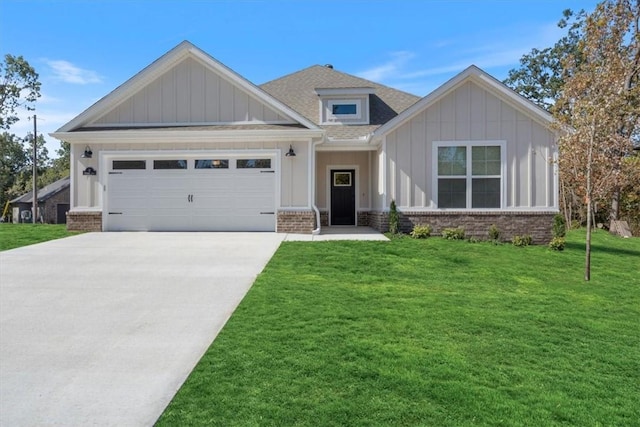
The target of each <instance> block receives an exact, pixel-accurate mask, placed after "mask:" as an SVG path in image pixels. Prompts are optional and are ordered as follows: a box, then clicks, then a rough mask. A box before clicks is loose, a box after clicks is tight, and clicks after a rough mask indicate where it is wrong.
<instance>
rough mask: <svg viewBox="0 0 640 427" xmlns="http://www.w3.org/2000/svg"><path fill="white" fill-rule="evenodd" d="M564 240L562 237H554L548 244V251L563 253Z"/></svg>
mask: <svg viewBox="0 0 640 427" xmlns="http://www.w3.org/2000/svg"><path fill="white" fill-rule="evenodd" d="M565 243H566V240H565V238H564V237H554V238H553V239H551V241H550V242H549V249H551V250H552V251H563V250H564V245H565Z"/></svg>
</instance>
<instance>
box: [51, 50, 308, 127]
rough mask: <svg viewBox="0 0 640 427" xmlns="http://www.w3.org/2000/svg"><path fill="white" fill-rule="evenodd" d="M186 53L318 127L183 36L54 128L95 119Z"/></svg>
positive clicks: (293, 117)
mask: <svg viewBox="0 0 640 427" xmlns="http://www.w3.org/2000/svg"><path fill="white" fill-rule="evenodd" d="M187 56H191V57H193V58H195V59H197V60H199V61H200V62H202V63H204V64H205V66H208V67H210V68H212V69H214V70H216V71H217V72H219V73H220V74H221V75H222V76H224V77H225V78H226V79H228V80H230V81H231V82H233V83H235V84H237V85H238V86H239V87H241V88H243V89H244V90H245V91H247V92H249V93H251V94H253V95H254V96H256V97H257V98H258V99H260V100H262V101H263V102H265V103H267V104H268V105H271V106H272V107H273V108H274V109H275V110H277V111H279V112H280V113H282V114H283V115H285V116H287V117H289V118H290V119H291V120H292V121H294V122H298V123H300V124H302V125H303V126H305V127H307V128H309V129H318V127H317V126H316V125H315V124H314V123H312V122H310V121H309V120H307V119H306V118H305V117H303V116H302V115H300V114H298V113H296V112H295V111H294V110H292V109H291V108H289V107H287V106H286V105H284V104H283V103H281V102H280V101H278V100H277V99H275V98H274V97H272V96H271V95H269V94H267V93H266V92H265V91H263V90H262V89H260V88H259V87H257V86H256V85H254V84H253V83H251V82H249V81H248V80H247V79H245V78H244V77H242V76H240V75H239V74H238V73H236V72H235V71H233V70H231V69H230V68H229V67H227V66H226V65H224V64H222V63H221V62H219V61H218V60H216V59H215V58H213V57H212V56H211V55H209V54H207V53H206V52H204V51H202V50H201V49H199V48H198V47H196V46H195V45H193V44H192V43H190V42H188V41H186V40H185V41H183V42H182V43H180V44H179V45H178V46H176V47H174V48H173V49H171V50H170V51H169V52H167V53H165V54H164V55H162V56H161V57H160V58H158V59H156V60H155V61H154V62H152V63H151V64H150V65H148V66H147V67H145V68H143V69H142V70H141V71H140V72H138V73H137V74H135V75H134V76H133V77H131V78H130V79H129V80H127V81H126V82H124V83H123V84H121V85H120V86H118V87H117V88H116V89H114V90H113V91H112V92H110V93H109V94H107V95H106V96H104V97H103V98H101V99H100V100H98V101H97V102H96V103H94V104H93V105H92V106H90V107H89V108H87V109H86V110H85V111H83V112H82V113H80V114H79V115H78V116H77V117H75V118H74V119H72V120H71V121H70V122H68V123H67V124H65V125H64V126H62V127H61V128H60V129H58V131H57V132H69V131H71V130H73V129H76V128H78V127H82V126H84V125H86V124H87V123H90V122H91V121H92V120H95V119H97V118H98V117H100V116H101V115H102V114H105V113H107V112H108V111H109V110H111V109H112V108H114V107H116V106H117V105H118V104H119V103H121V102H123V101H124V100H125V99H127V98H128V97H129V96H131V95H133V94H134V93H135V92H136V91H138V90H139V89H142V88H143V87H144V86H145V85H147V84H149V83H151V82H152V81H153V80H154V79H156V78H157V77H159V76H160V75H162V74H163V73H164V72H166V71H168V70H169V69H170V68H171V67H172V66H174V65H175V64H176V63H178V62H179V61H181V60H182V59H184V58H185V57H187ZM57 132H56V133H57Z"/></svg>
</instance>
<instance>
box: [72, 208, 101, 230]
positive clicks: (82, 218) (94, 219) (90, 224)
mask: <svg viewBox="0 0 640 427" xmlns="http://www.w3.org/2000/svg"><path fill="white" fill-rule="evenodd" d="M67 230H69V231H102V212H72V211H69V212H67Z"/></svg>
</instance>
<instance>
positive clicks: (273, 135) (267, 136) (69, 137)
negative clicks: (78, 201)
mask: <svg viewBox="0 0 640 427" xmlns="http://www.w3.org/2000/svg"><path fill="white" fill-rule="evenodd" d="M49 135H50V136H52V137H53V138H56V139H59V140H60V141H66V142H71V143H82V144H90V143H96V144H99V143H127V144H135V143H150V142H157V143H181V142H184V143H188V142H224V141H293V140H300V139H301V138H305V139H306V138H322V137H323V136H324V131H323V130H322V129H300V130H289V131H286V132H282V131H278V130H237V129H236V130H220V131H215V130H214V131H184V130H170V131H167V130H155V129H150V130H144V131H140V130H134V131H129V130H109V131H87V132H53V133H50V134H49Z"/></svg>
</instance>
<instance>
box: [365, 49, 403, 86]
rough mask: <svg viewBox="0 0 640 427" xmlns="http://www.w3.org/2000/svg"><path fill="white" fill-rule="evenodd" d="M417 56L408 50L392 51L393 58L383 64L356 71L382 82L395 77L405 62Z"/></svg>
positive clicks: (367, 77) (366, 77)
mask: <svg viewBox="0 0 640 427" xmlns="http://www.w3.org/2000/svg"><path fill="white" fill-rule="evenodd" d="M414 56H415V54H414V53H412V52H408V51H399V52H392V53H391V59H390V60H389V61H387V62H385V63H384V64H382V65H378V66H375V67H373V68H370V69H368V70H364V71H360V72H359V73H356V75H357V76H358V77H362V78H363V79H367V80H372V81H374V82H381V81H383V80H385V79H387V78H389V77H395V76H396V75H397V74H398V72H399V71H400V70H401V69H402V68H403V67H404V66H405V64H406V63H407V62H408V61H409V60H410V59H411V58H413V57H414Z"/></svg>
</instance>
